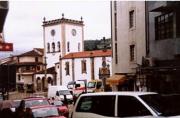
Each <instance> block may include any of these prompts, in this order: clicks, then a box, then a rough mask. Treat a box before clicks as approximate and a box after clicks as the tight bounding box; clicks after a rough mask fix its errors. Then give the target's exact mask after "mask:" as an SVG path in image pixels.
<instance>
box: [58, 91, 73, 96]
mask: <svg viewBox="0 0 180 118" xmlns="http://www.w3.org/2000/svg"><path fill="white" fill-rule="evenodd" d="M59 95H71V93H70V91H69V90H61V91H59Z"/></svg>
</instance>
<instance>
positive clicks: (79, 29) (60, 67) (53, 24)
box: [35, 14, 112, 88]
mask: <svg viewBox="0 0 180 118" xmlns="http://www.w3.org/2000/svg"><path fill="white" fill-rule="evenodd" d="M42 26H43V42H44V65H45V70H44V71H42V72H39V73H36V74H35V79H36V81H35V82H36V83H35V88H37V86H38V84H40V86H43V87H44V88H47V86H48V84H51V85H67V83H68V82H70V81H75V80H84V79H86V80H87V81H90V80H93V79H99V68H100V67H102V61H103V60H105V61H106V64H107V66H108V68H109V70H110V75H111V73H112V71H111V70H112V69H111V60H112V57H111V55H112V54H111V53H112V52H111V50H94V51H84V37H85V36H84V26H85V25H84V21H83V19H82V17H81V18H80V20H72V19H67V18H65V17H64V14H62V18H60V19H55V20H49V21H46V19H45V18H44V20H43V25H42ZM50 70H51V71H50ZM37 78H38V79H37ZM42 78H47V79H46V80H44V81H43V82H42ZM46 83H48V84H46Z"/></svg>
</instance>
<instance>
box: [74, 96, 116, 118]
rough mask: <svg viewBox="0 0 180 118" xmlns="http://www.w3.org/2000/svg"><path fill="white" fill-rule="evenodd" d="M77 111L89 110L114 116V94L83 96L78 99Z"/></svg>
mask: <svg viewBox="0 0 180 118" xmlns="http://www.w3.org/2000/svg"><path fill="white" fill-rule="evenodd" d="M76 111H77V112H90V113H95V114H98V115H103V116H109V117H114V111H115V96H110V95H107V96H85V97H82V98H81V99H80V101H79V104H78V106H77V109H76Z"/></svg>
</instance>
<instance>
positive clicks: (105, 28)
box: [4, 0, 111, 51]
mask: <svg viewBox="0 0 180 118" xmlns="http://www.w3.org/2000/svg"><path fill="white" fill-rule="evenodd" d="M62 13H64V17H65V18H68V19H74V20H80V18H81V16H82V17H83V21H84V24H85V26H84V32H85V34H84V35H85V40H87V39H90V40H95V39H102V38H103V37H106V38H110V36H111V34H110V33H111V21H110V1H77V0H76V1H69V0H68V1H10V2H9V11H8V14H7V17H6V21H5V26H4V35H5V41H6V42H12V43H13V44H14V51H16V50H23V51H24V50H31V49H33V48H43V35H42V33H43V27H42V21H43V17H46V20H54V19H59V18H61V17H62Z"/></svg>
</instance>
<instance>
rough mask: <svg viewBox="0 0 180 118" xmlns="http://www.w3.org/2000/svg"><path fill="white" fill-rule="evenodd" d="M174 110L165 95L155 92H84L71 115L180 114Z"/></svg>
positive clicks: (84, 117) (92, 117) (114, 117)
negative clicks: (165, 99)
mask: <svg viewBox="0 0 180 118" xmlns="http://www.w3.org/2000/svg"><path fill="white" fill-rule="evenodd" d="M169 102H178V101H168V103H169ZM173 105H175V104H173ZM176 109H180V108H179V107H178V108H176ZM173 110H174V109H171V108H170V107H169V105H167V101H164V98H163V96H161V95H159V94H157V93H154V92H98V93H87V94H82V95H81V96H80V97H79V98H78V99H77V102H76V103H75V106H74V110H73V113H72V115H71V117H72V118H119V117H136V118H137V117H148V118H149V117H170V116H178V115H179V114H180V113H179V112H177V111H176V112H175V111H173Z"/></svg>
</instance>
